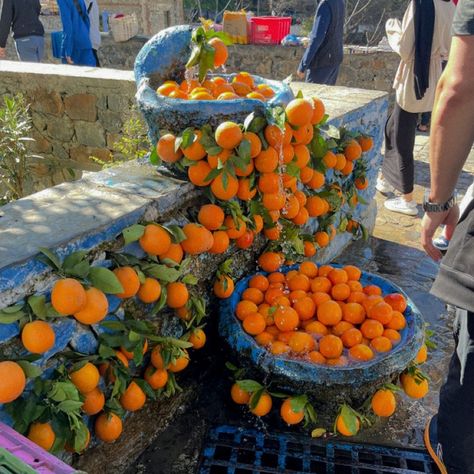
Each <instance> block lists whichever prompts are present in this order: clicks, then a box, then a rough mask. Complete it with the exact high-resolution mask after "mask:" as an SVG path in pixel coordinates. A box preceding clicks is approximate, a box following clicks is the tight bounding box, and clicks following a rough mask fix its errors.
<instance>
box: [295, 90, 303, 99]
mask: <svg viewBox="0 0 474 474" xmlns="http://www.w3.org/2000/svg"><path fill="white" fill-rule="evenodd" d="M296 99H304V95H303V91H302V90H301V89H300V90H299V91H298V93H297V94H296Z"/></svg>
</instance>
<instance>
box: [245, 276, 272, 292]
mask: <svg viewBox="0 0 474 474" xmlns="http://www.w3.org/2000/svg"><path fill="white" fill-rule="evenodd" d="M268 286H269V282H268V279H267V277H266V276H264V275H255V276H253V277H252V278H251V279H250V280H249V288H256V289H258V290H260V291H267V289H268Z"/></svg>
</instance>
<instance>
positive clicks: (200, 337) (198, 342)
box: [189, 328, 207, 350]
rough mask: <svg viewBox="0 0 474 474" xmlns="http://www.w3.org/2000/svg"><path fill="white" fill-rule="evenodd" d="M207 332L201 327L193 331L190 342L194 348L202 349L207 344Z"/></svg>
mask: <svg viewBox="0 0 474 474" xmlns="http://www.w3.org/2000/svg"><path fill="white" fill-rule="evenodd" d="M206 339H207V338H206V333H205V332H204V331H203V330H202V329H201V328H197V329H194V330H193V331H192V332H191V335H190V336H189V342H190V343H191V344H192V345H193V349H196V350H197V349H202V348H203V347H204V346H205V344H206Z"/></svg>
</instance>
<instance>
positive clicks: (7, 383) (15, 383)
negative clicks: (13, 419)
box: [0, 360, 26, 403]
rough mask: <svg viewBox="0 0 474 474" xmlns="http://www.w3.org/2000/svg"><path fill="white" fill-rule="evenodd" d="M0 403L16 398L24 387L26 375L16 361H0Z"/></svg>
mask: <svg viewBox="0 0 474 474" xmlns="http://www.w3.org/2000/svg"><path fill="white" fill-rule="evenodd" d="M0 380H1V381H2V383H1V384H0V403H10V402H12V401H13V400H16V399H17V398H18V397H19V396H20V395H21V394H22V393H23V390H24V389H25V385H26V377H25V373H24V372H23V369H22V368H21V367H20V365H18V364H17V363H16V362H13V361H10V360H4V361H2V362H0Z"/></svg>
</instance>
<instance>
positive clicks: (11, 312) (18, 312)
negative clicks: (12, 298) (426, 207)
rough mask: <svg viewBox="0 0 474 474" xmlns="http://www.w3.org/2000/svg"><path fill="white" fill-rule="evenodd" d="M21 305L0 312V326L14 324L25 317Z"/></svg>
mask: <svg viewBox="0 0 474 474" xmlns="http://www.w3.org/2000/svg"><path fill="white" fill-rule="evenodd" d="M22 308H23V306H22V305H15V306H10V307H8V308H4V309H2V310H0V324H11V323H16V322H17V321H19V320H20V319H21V318H23V317H25V316H26V313H25V312H24V311H23V309H22Z"/></svg>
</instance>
